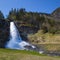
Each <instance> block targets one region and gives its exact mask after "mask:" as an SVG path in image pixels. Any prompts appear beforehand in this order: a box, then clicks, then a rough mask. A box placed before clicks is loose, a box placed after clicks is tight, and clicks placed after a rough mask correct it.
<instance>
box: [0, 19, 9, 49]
mask: <svg viewBox="0 0 60 60" xmlns="http://www.w3.org/2000/svg"><path fill="white" fill-rule="evenodd" d="M8 37H9V22H8V21H6V20H4V19H0V48H4V47H5V44H6V41H7V40H8Z"/></svg>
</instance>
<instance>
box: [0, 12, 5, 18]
mask: <svg viewBox="0 0 60 60" xmlns="http://www.w3.org/2000/svg"><path fill="white" fill-rule="evenodd" d="M0 19H4V15H3V13H2V12H1V11H0Z"/></svg>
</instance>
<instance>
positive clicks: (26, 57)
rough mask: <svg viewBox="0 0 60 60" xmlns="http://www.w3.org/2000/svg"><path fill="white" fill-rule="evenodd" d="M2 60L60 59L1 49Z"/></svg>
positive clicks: (58, 58)
mask: <svg viewBox="0 0 60 60" xmlns="http://www.w3.org/2000/svg"><path fill="white" fill-rule="evenodd" d="M0 60H60V57H52V56H46V55H43V54H39V53H37V52H32V51H24V50H23V51H21V50H9V49H0Z"/></svg>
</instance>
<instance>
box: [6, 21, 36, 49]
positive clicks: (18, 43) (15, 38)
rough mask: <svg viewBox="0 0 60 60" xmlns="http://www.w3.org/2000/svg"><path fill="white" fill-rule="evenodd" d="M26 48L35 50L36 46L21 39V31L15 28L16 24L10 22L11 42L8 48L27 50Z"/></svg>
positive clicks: (7, 45)
mask: <svg viewBox="0 0 60 60" xmlns="http://www.w3.org/2000/svg"><path fill="white" fill-rule="evenodd" d="M26 46H30V47H31V48H35V46H33V45H31V44H29V43H27V42H25V41H23V40H22V39H21V36H20V34H19V31H18V29H17V27H16V26H15V24H14V22H10V40H9V41H8V42H7V44H6V48H10V49H20V50H24V49H27V48H26Z"/></svg>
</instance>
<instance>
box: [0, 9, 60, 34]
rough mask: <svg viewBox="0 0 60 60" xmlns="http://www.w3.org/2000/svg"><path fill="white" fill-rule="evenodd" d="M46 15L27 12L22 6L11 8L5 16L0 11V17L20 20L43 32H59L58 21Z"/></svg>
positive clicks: (59, 24) (59, 23)
mask: <svg viewBox="0 0 60 60" xmlns="http://www.w3.org/2000/svg"><path fill="white" fill-rule="evenodd" d="M47 15H48V14H47ZM47 15H44V14H40V13H38V12H27V11H26V10H25V9H24V8H21V9H11V11H9V14H8V15H7V17H6V18H5V17H4V15H3V13H2V12H1V11H0V19H9V20H14V21H18V22H22V23H25V25H27V26H30V27H36V28H37V29H39V30H43V32H44V33H46V32H49V33H53V34H55V33H60V28H59V26H60V22H56V21H55V20H53V19H49V18H47Z"/></svg>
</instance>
